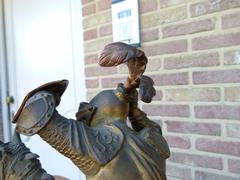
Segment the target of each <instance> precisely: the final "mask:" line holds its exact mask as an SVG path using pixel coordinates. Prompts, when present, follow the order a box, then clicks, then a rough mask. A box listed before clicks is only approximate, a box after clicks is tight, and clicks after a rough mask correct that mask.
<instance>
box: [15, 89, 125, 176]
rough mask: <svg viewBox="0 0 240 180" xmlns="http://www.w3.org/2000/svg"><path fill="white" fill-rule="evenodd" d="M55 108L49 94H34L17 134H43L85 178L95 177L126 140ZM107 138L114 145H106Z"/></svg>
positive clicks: (22, 116) (22, 113)
mask: <svg viewBox="0 0 240 180" xmlns="http://www.w3.org/2000/svg"><path fill="white" fill-rule="evenodd" d="M55 104H56V103H55V102H54V96H53V95H52V94H51V93H49V92H46V91H40V92H37V93H36V94H34V95H33V96H32V97H30V98H29V99H28V100H27V101H26V103H25V106H24V108H23V110H22V112H21V115H20V116H19V118H18V120H17V131H18V132H20V133H22V134H25V135H28V136H30V135H34V134H39V135H40V136H41V138H42V139H43V140H45V141H47V142H48V143H49V144H50V145H51V146H53V147H54V148H55V149H56V150H57V151H59V152H60V153H62V154H63V155H64V156H66V157H68V158H70V159H71V160H72V161H73V163H74V164H75V165H77V167H78V168H79V169H81V170H82V171H83V172H84V173H85V174H87V175H94V174H95V173H96V172H98V170H99V168H100V166H101V165H104V164H105V163H107V162H108V161H109V160H111V158H112V157H113V156H114V155H115V154H116V152H117V151H118V149H119V148H120V146H121V143H120V142H122V140H121V139H122V138H121V137H119V133H118V131H117V130H115V129H112V128H107V127H95V128H92V127H89V126H87V125H86V124H85V123H83V122H81V121H76V120H73V119H67V118H65V117H63V116H61V115H60V114H59V113H58V112H57V111H56V110H55V106H56V105H55ZM104 138H107V140H108V141H109V140H111V143H109V142H108V141H106V142H105V141H104ZM112 139H114V140H115V141H113V140H112ZM105 143H106V144H105ZM110 146H113V147H115V148H111V147H110Z"/></svg>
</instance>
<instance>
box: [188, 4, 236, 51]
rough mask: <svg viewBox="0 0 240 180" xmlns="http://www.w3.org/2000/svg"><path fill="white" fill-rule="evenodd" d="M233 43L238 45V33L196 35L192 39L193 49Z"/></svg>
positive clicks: (217, 46)
mask: <svg viewBox="0 0 240 180" xmlns="http://www.w3.org/2000/svg"><path fill="white" fill-rule="evenodd" d="M239 2H240V1H239ZM235 45H240V33H231V34H219V35H211V36H205V37H197V38H194V39H193V40H192V49H193V50H204V49H214V48H221V47H227V46H235Z"/></svg>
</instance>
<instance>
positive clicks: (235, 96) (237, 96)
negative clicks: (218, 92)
mask: <svg viewBox="0 0 240 180" xmlns="http://www.w3.org/2000/svg"><path fill="white" fill-rule="evenodd" d="M239 92H240V86H239V87H238V86H232V87H226V88H225V89H224V94H225V101H231V102H240V93H239Z"/></svg>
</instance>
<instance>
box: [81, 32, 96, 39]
mask: <svg viewBox="0 0 240 180" xmlns="http://www.w3.org/2000/svg"><path fill="white" fill-rule="evenodd" d="M83 37H84V40H85V41H87V40H91V39H95V38H97V29H90V30H87V31H84V34H83Z"/></svg>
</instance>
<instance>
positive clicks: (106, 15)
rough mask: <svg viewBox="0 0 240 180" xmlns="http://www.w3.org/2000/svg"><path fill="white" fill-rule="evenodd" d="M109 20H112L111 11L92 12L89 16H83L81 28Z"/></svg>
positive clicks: (108, 21) (91, 26) (94, 25)
mask: <svg viewBox="0 0 240 180" xmlns="http://www.w3.org/2000/svg"><path fill="white" fill-rule="evenodd" d="M110 22H112V13H111V11H104V12H102V13H95V14H92V15H91V16H85V17H84V18H83V28H84V29H87V28H93V27H96V26H99V25H101V24H106V23H110Z"/></svg>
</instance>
